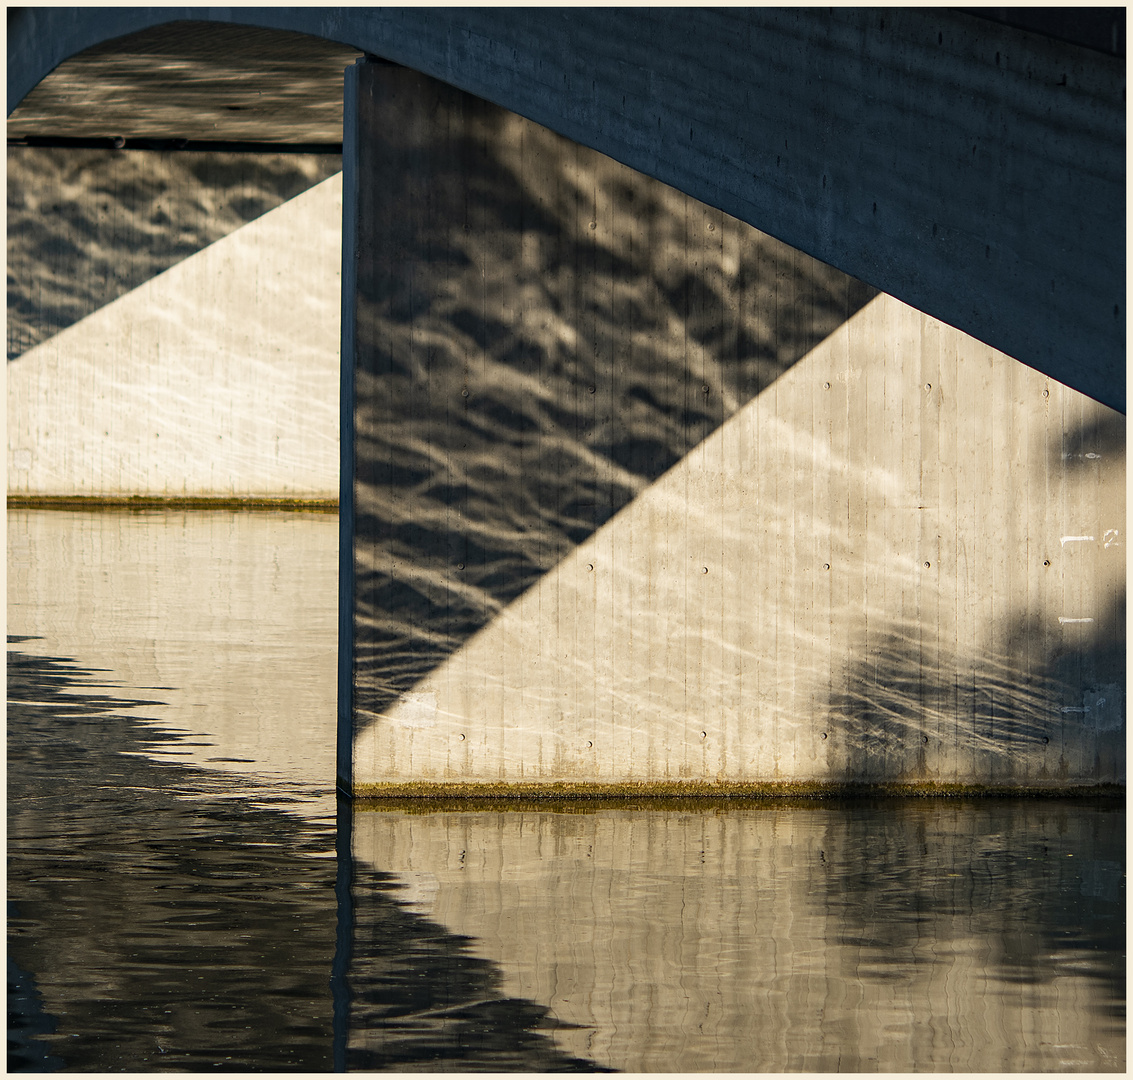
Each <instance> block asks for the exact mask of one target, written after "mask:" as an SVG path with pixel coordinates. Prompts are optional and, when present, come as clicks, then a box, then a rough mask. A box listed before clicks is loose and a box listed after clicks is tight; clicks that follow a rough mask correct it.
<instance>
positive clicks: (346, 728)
mask: <svg viewBox="0 0 1133 1080" xmlns="http://www.w3.org/2000/svg"><path fill="white" fill-rule="evenodd" d="M365 64H366V61H365V60H358V61H357V62H355V63H354V64H353V65H352V66H351V67H348V68H347V69H346V73H345V78H344V81H343V83H344V85H343V110H342V331H341V334H342V336H341V353H340V360H339V363H340V365H341V389H340V391H339V412H340V415H339V455H340V466H339V478H338V483H339V497H338V730H337V763H336V769H335V771H336V780H337V786H338V789H339V790H340V791H342V792H344V793H345V794H347V795H349V794H350V793H351V791H352V790H353V784H354V768H353V765H354V452H355V448H354V367H355V357H354V353H355V329H356V318H357V306H358V288H357V274H356V272H355V269H356V252H357V222H358V139H359V135H360V133H359V126H358V92H359V81H360V76H361V69H362V67H363V65H365Z"/></svg>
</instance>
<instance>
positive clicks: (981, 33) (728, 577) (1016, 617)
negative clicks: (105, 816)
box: [9, 8, 1125, 794]
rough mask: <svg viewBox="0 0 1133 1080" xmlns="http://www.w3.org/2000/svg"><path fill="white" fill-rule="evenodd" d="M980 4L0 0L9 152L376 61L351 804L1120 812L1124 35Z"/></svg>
mask: <svg viewBox="0 0 1133 1080" xmlns="http://www.w3.org/2000/svg"><path fill="white" fill-rule="evenodd" d="M997 10H998V9H997ZM1001 14H1002V18H1000V17H996V18H992V17H989V15H990V13H984V14H982V15H981V14H975V13H972V12H967V11H959V10H949V11H941V10H933V11H928V10H923V9H918V10H909V11H900V10H893V9H885V10H868V9H861V10H857V9H855V10H848V9H835V10H833V11H820V10H817V9H788V10H774V9H753V10H746V9H745V10H739V9H728V10H723V11H707V10H702V9H691V10H686V9H658V10H644V9H627V10H617V9H595V10H589V9H567V10H558V11H548V10H517V9H501V10H498V11H490V10H468V9H460V10H455V11H445V10H440V9H405V10H389V9H381V10H367V9H355V8H348V9H331V8H325V9H247V10H240V9H225V10H224V11H223V12H222V13H220V14H218V13H217V12H215V11H213V10H212V9H210V10H208V11H205V10H203V9H145V8H136V9H112V10H101V11H100V10H96V9H54V8H50V9H23V10H21V11H17V12H15V13H13V14H11V15H10V17H9V113H10V115H11V116H12V117H13V118H14V119H15V118H20V125H23V126H22V127H21V126H19V125H17V126H16V128H15V130H16V132H17V133H20V132H21V131H22V133H24V134H25V135H30V136H32V137H33V138H34V137H35V135H36V134H37V133H50V132H54V133H55V134H56V135H57V136H59V137H62V138H67V137H70V138H81V137H87V138H104V137H115V136H117V137H120V138H124V139H126V140H127V141H128V140H130V139H141V138H157V139H170V138H182V139H189V140H190V141H191V142H195V143H196V144H198V145H200V146H205V145H212V144H216V145H219V143H218V142H217V140H216V139H215V138H214V139H212V140H211V141H210V140H209V139H208V137H207V136H208V135H209V134H210V129H209V128H208V125H209V124H210V123H213V124H217V125H221V126H218V127H216V128H213V129H211V132H212V133H214V134H215V132H216V131H221V132H223V133H227V134H229V135H230V136H231V135H235V136H236V138H235V139H230V140H229V141H230V142H235V141H242V142H243V143H245V144H248V143H257V142H258V143H270V142H277V143H278V142H284V141H301V142H304V143H311V144H321V145H327V144H330V143H333V142H334V141H335V140H334V137H333V131H330V129H331V128H332V126H333V123H334V121H335V118H336V117H337V115H338V114H337V113H336V112H335V107H336V103H337V102H339V101H341V97H340V95H341V86H342V83H341V81H339V78H340V74H341V71H342V66H343V63H344V61H345V60H349V58H350V55H349V54H350V50H357V52H358V53H361V54H364V58H363V59H362V60H360V61H359V62H358V63H356V64H354V65H353V66H351V67H350V68H349V69H348V70H347V72H346V80H345V87H346V92H345V113H344V118H343V120H342V125H343V126H342V128H341V132H342V134H341V146H342V153H343V207H344V216H343V223H344V228H343V238H342V239H343V262H342V266H343V279H342V280H343V288H342V304H343V306H342V314H343V318H342V357H343V364H342V373H343V381H342V386H341V408H342V412H341V446H342V469H341V483H342V499H341V503H340V520H341V523H342V545H341V550H342V553H343V561H342V566H341V573H340V588H341V590H342V607H341V610H342V623H341V627H340V656H341V661H342V666H341V673H340V729H339V730H340V746H339V783H340V786H341V787H342V788H343V789H344V790H347V791H351V792H353V793H356V794H382V793H390V794H392V793H406V792H410V793H429V792H438V791H451V790H452V789H453V788H454V787H455V788H456V789H458V790H459V791H462V792H466V791H472V790H475V791H478V792H480V793H485V792H488V793H496V792H498V793H507V794H510V793H517V792H528V793H530V792H532V791H534V792H537V793H540V792H551V791H558V792H563V791H578V792H580V793H581V792H591V793H592V792H599V791H601V792H607V793H610V792H624V791H639V790H648V791H655V792H666V791H678V792H682V793H688V792H694V791H698V790H705V791H714V792H721V791H737V792H739V791H751V790H765V789H767V788H769V787H770V788H778V789H788V788H789V789H796V790H797V789H798V788H799V787H800V786H801V787H802V788H804V789H806V790H826V789H830V788H837V787H839V786H843V785H846V784H872V785H897V786H913V787H916V788H922V789H923V788H926V787H929V788H932V787H937V788H939V787H945V788H948V787H954V786H960V787H963V786H965V785H976V786H979V787H981V788H985V789H986V788H988V787H1004V788H1012V789H1017V788H1057V789H1060V790H1065V789H1067V788H1070V787H1075V786H1087V787H1091V786H1097V785H1099V784H1113V783H1122V784H1123V783H1124V708H1125V706H1124V681H1125V669H1124V619H1125V617H1124V548H1123V544H1124V420H1123V417H1122V416H1121V413H1123V412H1124V398H1125V382H1124V372H1125V344H1124V327H1125V314H1124V296H1125V279H1124V274H1125V270H1124V250H1125V240H1124V207H1125V172H1124V153H1125V147H1124V21H1123V14H1122V17H1121V18H1120V19H1118V18H1117V17H1116V16H1115V15H1113V14H1112V13H1111V14H1109V15H1107V14H1106V13H1105V12H1104V11H1096V12H1094V13H1092V14H1090V15H1086V16H1083V17H1082V18H1079V19H1076V18H1074V17H1071V16H1070V15H1069V14H1064V15H1063V17H1061V19H1059V18H1057V17H1052V16H1050V15H1047V16H1045V17H1044V16H1043V15H1041V14H1032V15H1026V14H1022V13H1019V12H1015V13H1012V12H1011V11H1006V13H1001ZM1044 19H1045V21H1044ZM1028 20H1030V21H1028ZM245 27H254V28H257V29H255V30H254V31H250V30H248V29H242V28H245ZM296 34H303V35H308V36H309V37H308V38H300V37H295V36H294V35H296ZM124 35H125V36H124ZM117 39H120V40H117ZM312 39H317V40H312ZM328 43H329V44H328ZM343 47H347V48H345V49H344V48H343ZM84 50H90V51H87V52H85V53H84ZM273 50H276V52H275V54H274V55H275V56H276V57H277V58H278V57H279V56H281V55H286V56H288V57H289V58H290V59H292V60H296V58H304V57H305V60H301V61H296V62H301V63H303V64H305V67H303V68H302V72H303V74H304V77H305V79H306V81H305V82H303V83H302V86H303V98H302V101H301V102H300V103H298V104H301V105H302V106H303V109H299V110H297V103H296V102H295V100H294V97H293V98H292V100H290V101H289V100H288V93H289V91H290V92H293V90H294V85H295V82H294V76H295V69H294V68H291V69H286V68H284V67H282V66H280V65H278V64H276V65H273V64H272V63H271V57H272V55H273ZM80 54H81V55H80ZM178 55H180V56H181V57H183V58H185V59H186V60H187V61H188V62H189V63H190V65H192V64H195V65H196V68H195V69H193V68H192V67H190V71H193V70H195V71H196V73H197V78H196V79H195V81H194V79H193V78H190V79H189V80H188V82H187V84H186V85H187V87H188V89H189V90H190V91H191V92H192V93H195V94H196V95H197V96H196V98H195V99H194V108H193V113H194V114H195V118H189V117H186V116H184V115H182V116H180V117H174V118H173V119H171V118H170V113H169V109H168V108H167V107H166V106H165V105H164V104H163V103H162V98H161V95H157V94H154V93H152V91H151V90H147V89H146V87H147V85H148V86H152V79H153V78H154V76H155V72H156V73H159V74H160V73H161V72H165V73H166V74H165V76H160V77H166V78H168V79H170V80H172V81H171V82H170V83H169V86H170V89H172V86H173V85H174V84H175V83H176V78H175V77H174V76H171V75H169V58H170V57H171V56H178ZM157 57H163V58H164V60H160V61H159V60H158V59H157ZM68 58H73V59H71V60H69V61H68ZM56 68H57V69H58V70H57V71H56V72H55V74H54V75H49V73H51V72H52V71H53V70H54V69H56ZM284 70H286V71H288V75H289V78H290V87H289V85H288V79H285V78H283V77H281V75H280V72H281V71H284ZM273 71H274V74H273ZM111 78H113V79H114V80H116V85H117V86H118V87H119V88H120V89H119V93H120V94H123V93H124V96H123V97H122V100H123V101H126V102H127V103H128V104H129V105H130V106H131V107H126V108H124V109H122V110H120V111H119V112H118V114H117V115H115V114H114V112H113V110H105V109H104V110H102V111H101V113H100V114H99V115H98V116H92V115H90V114H89V113H88V115H86V116H84V115H83V108H82V101H83V100H84V97H85V99H86V100H96V99H97V93H92V87H93V88H96V87H97V86H98V85H99V80H100V79H101V80H103V82H104V83H106V82H107V81H108V80H110V79H111ZM181 78H182V80H183V81H184V76H182V77H181ZM53 80H54V82H53ZM37 84H38V85H37ZM251 85H255V86H257V87H258V88H259V90H260V93H259V97H258V99H255V100H249V101H246V99H244V98H242V99H240V102H238V103H237V104H236V105H235V106H234V105H233V104H232V94H233V90H234V87H236V86H240V87H241V88H247V87H248V86H251ZM123 86H124V87H125V91H124V92H123V91H122V90H121V87H123ZM131 87H132V88H133V90H131ZM131 93H133V94H134V96H133V97H131ZM37 95H38V96H37ZM145 98H148V100H144V99H145ZM21 102H23V104H22V105H21ZM245 102H246V103H245ZM17 105H19V106H20V108H19V109H18V110H16V111H15V112H13V110H14V109H16V106H17ZM320 109H321V110H322V112H321V113H320V111H319V110H320ZM303 110H306V111H305V112H304V111H303ZM233 114H235V115H233ZM304 116H306V117H307V118H308V121H307V126H306V127H305V128H301V127H300V126H299V124H298V121H297V119H296V118H297V117H298V118H300V119H302V117H304ZM328 116H329V117H330V120H329V121H328V119H327V117H328ZM37 117H38V118H39V119H38V120H37ZM52 117H54V118H55V119H54V122H52ZM45 118H46V119H45ZM60 118H63V119H64V120H66V121H68V122H70V123H71V124H72V125H73V126H72V127H71V128H67V127H66V125H65V124H62V126H61V121H60ZM37 123H38V124H39V127H38V128H37V127H36V125H37ZM111 123H113V124H115V125H117V127H116V128H115V130H109V127H108V125H110V124H111ZM99 124H101V125H102V127H98V125H99ZM234 124H237V125H243V127H239V126H237V127H233V125H234ZM300 130H302V132H303V137H302V138H301V139H297V138H296V135H295V132H297V131H300ZM328 131H330V134H329V137H328V135H327V132H328ZM61 132H62V133H63V134H62V135H60V133H61ZM67 132H70V134H69V135H68V134H67ZM289 133H290V135H289ZM804 253H805V254H804Z"/></svg>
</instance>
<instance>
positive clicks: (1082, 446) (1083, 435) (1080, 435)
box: [1050, 409, 1125, 469]
mask: <svg viewBox="0 0 1133 1080" xmlns="http://www.w3.org/2000/svg"><path fill="white" fill-rule="evenodd" d="M1116 458H1120V459H1121V460H1122V461H1124V459H1125V417H1124V416H1123V415H1122V414H1121V413H1117V412H1112V411H1111V410H1108V409H1107V410H1106V411H1105V413H1104V414H1103V415H1102V416H1100V417H1098V418H1097V419H1096V420H1092V421H1089V422H1087V423H1085V424H1082V425H1080V426H1079V427H1077V428H1074V429H1073V430H1071V431H1066V432H1063V435H1062V452H1061V454H1060V456H1059V459H1058V460H1052V461H1051V463H1050V464H1051V468H1053V469H1064V468H1072V469H1083V468H1088V467H1091V466H1092V467H1094V468H1104V467H1105V466H1106V465H1110V464H1113V462H1114V460H1115V459H1116Z"/></svg>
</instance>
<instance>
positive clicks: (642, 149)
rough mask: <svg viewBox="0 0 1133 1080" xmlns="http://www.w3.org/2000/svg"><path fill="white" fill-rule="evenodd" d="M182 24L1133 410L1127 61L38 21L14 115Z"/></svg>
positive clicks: (798, 41)
mask: <svg viewBox="0 0 1133 1080" xmlns="http://www.w3.org/2000/svg"><path fill="white" fill-rule="evenodd" d="M177 19H183V20H184V19H200V20H219V21H231V22H235V23H248V24H252V25H257V26H261V27H271V28H276V29H280V30H291V31H302V32H306V33H309V34H313V35H316V36H319V37H323V38H326V39H329V40H332V41H338V42H342V43H344V44H348V45H351V46H354V47H356V48H358V49H361V50H365V51H366V52H368V53H370V54H373V55H375V56H380V57H384V58H387V59H390V60H393V61H396V62H398V63H401V64H404V65H406V66H408V67H411V68H413V69H415V70H419V71H422V72H425V73H426V74H429V75H431V76H433V77H436V78H438V79H441V80H443V81H444V82H446V83H449V84H451V85H453V86H456V87H459V88H461V89H463V90H467V91H469V92H471V93H474V94H476V95H478V96H480V97H483V98H485V99H487V100H490V101H493V102H495V103H497V104H500V105H503V106H505V107H506V108H509V109H512V110H515V111H516V112H519V113H520V114H522V115H524V116H527V117H529V118H531V119H533V120H535V121H537V122H539V123H542V124H545V125H547V126H548V127H550V128H551V129H553V130H555V131H558V132H560V133H561V134H564V135H566V136H568V137H570V138H572V139H574V140H575V141H577V142H579V143H581V144H583V145H587V146H590V147H593V148H595V149H598V150H601V151H602V152H604V153H607V154H609V155H611V156H613V157H614V158H616V159H617V160H619V161H622V162H624V163H626V164H628V165H631V166H632V167H634V168H636V169H638V170H640V171H642V172H645V173H647V174H649V175H652V176H655V177H657V178H659V179H661V180H663V181H665V182H667V183H670V184H673V185H675V186H676V187H678V188H679V189H681V190H683V191H685V192H687V193H689V194H691V195H693V196H695V197H696V198H698V199H701V200H703V201H705V202H706V203H707V204H709V205H711V206H714V207H716V208H718V209H721V210H724V211H725V212H727V213H729V214H731V215H734V216H735V217H737V218H738V219H740V220H743V221H746V222H748V223H750V224H752V225H755V226H757V227H759V228H761V229H766V230H769V231H771V232H772V233H773V234H774V235H775V236H776V237H777V238H779V239H781V240H784V241H785V242H787V243H789V244H791V245H792V246H794V247H797V248H799V249H801V250H803V251H806V252H808V253H809V254H811V255H814V256H816V257H817V258H820V259H822V260H824V261H826V262H828V263H830V264H831V265H834V266H837V267H839V268H840V269H841V270H843V271H845V272H846V273H849V274H852V275H854V276H856V277H858V278H860V279H861V280H863V281H867V282H869V283H870V284H871V285H873V286H875V287H877V288H880V289H882V290H884V291H886V292H888V293H890V294H892V295H894V296H896V297H898V298H899V299H901V300H903V301H904V302H906V303H908V304H910V305H912V306H913V307H916V308H917V309H919V310H922V311H926V312H928V313H929V314H931V315H933V316H934V317H935V318H937V319H939V320H941V321H942V322H944V323H947V324H949V325H952V326H955V327H958V328H959V329H961V330H963V331H965V332H966V333H969V334H972V335H974V336H975V337H976V338H978V339H980V340H982V341H985V342H987V343H989V344H990V345H992V346H993V347H994V348H996V349H998V350H1000V351H1002V352H1005V353H1007V354H1008V355H1010V356H1013V357H1015V358H1017V359H1019V360H1021V361H1023V362H1024V363H1027V364H1030V365H1032V366H1034V367H1036V368H1038V369H1039V370H1041V371H1043V372H1044V373H1045V374H1047V375H1049V376H1051V377H1053V378H1056V379H1058V380H1060V381H1062V382H1064V383H1066V384H1068V385H1070V386H1073V387H1075V388H1076V389H1078V390H1080V391H1082V392H1084V393H1086V394H1088V395H1090V396H1092V397H1094V398H1096V399H1098V400H1100V401H1102V402H1104V403H1105V404H1107V405H1109V406H1111V407H1113V408H1117V409H1121V410H1123V409H1124V401H1125V351H1124V350H1125V310H1124V305H1125V104H1124V84H1125V65H1124V58H1123V57H1119V56H1114V55H1112V54H1111V53H1107V52H1100V51H1095V50H1091V49H1089V48H1084V47H1082V46H1080V45H1074V44H1070V43H1067V42H1065V41H1059V40H1055V39H1053V38H1050V37H1045V36H1042V35H1039V34H1036V33H1030V32H1028V31H1026V30H1021V29H1017V28H1014V27H1010V26H1006V25H1001V24H998V23H994V22H991V21H988V20H984V19H980V18H977V17H975V16H973V15H971V14H966V13H964V12H960V11H949V10H940V9H908V10H900V9H868V8H840V9H824V8H789V9H774V8H746V9H727V10H708V9H686V8H657V9H641V8H634V9H616V8H594V9H583V8H576V9H569V10H567V9H561V10H560V9H545V8H528V9H515V8H508V9H506V10H505V9H499V10H495V9H472V8H462V9H454V10H444V9H431V8H406V9H396V8H316V9H310V8H251V9H223V10H217V9H202V8H137V9H114V10H110V9H81V8H70V9H52V8H41V9H24V10H22V11H20V12H18V13H16V14H15V15H14V17H13V19H12V22H11V24H10V28H9V39H8V50H9V52H8V55H9V66H8V108H9V111H11V110H12V109H13V108H14V107H15V106H16V105H17V103H18V102H19V101H20V99H21V98H22V97H23V96H24V95H25V94H27V93H28V91H29V90H30V89H31V88H32V87H33V86H34V85H35V84H36V82H37V81H39V80H40V79H42V78H43V76H44V75H46V74H47V72H49V71H50V70H51V69H52V68H53V67H55V66H56V65H57V64H59V63H60V62H61V61H62V60H64V59H65V58H66V57H68V56H70V55H73V54H74V53H76V52H78V51H80V50H82V49H84V48H87V47H89V46H91V45H93V44H95V43H97V42H100V41H104V40H106V39H108V38H112V37H116V36H118V35H122V34H126V33H129V32H131V31H135V30H139V29H142V28H144V27H147V26H152V25H156V24H159V23H163V22H169V21H171V20H177Z"/></svg>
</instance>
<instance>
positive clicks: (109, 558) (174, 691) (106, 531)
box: [7, 510, 338, 790]
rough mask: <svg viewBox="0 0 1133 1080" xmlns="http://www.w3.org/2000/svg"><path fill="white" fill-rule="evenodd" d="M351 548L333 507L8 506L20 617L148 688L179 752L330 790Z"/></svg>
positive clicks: (146, 696) (123, 689) (31, 630)
mask: <svg viewBox="0 0 1133 1080" xmlns="http://www.w3.org/2000/svg"><path fill="white" fill-rule="evenodd" d="M337 543H338V521H337V519H336V517H335V515H333V514H312V513H271V514H260V513H238V514H233V513H230V512H220V513H212V512H201V511H197V512H193V513H180V512H178V513H173V512H161V513H113V512H110V513H108V512H105V511H98V512H89V511H76V512H70V511H54V510H9V511H8V522H7V550H8V581H7V585H8V608H7V611H8V628H9V631H10V632H11V633H16V634H19V635H21V636H29V637H31V638H32V639H33V640H30V641H25V642H24V643H23V644H21V645H20V649H21V651H22V652H25V653H27V654H30V655H34V656H42V655H44V654H46V655H47V656H49V657H58V656H67V657H71V658H73V659H74V660H75V661H76V662H77V663H78V664H80V665H84V666H88V667H90V668H92V669H96V670H99V671H102V672H103V675H102V677H103V678H105V679H106V680H108V681H109V683H110V685H111V686H113V688H114V689H113V691H112V692H113V694H114V696H115V697H130V698H133V699H138V698H141V699H143V700H144V701H145V702H146V703H145V704H144V705H140V706H139V707H138V709H137V710H136V712H135V713H134V715H136V716H141V717H145V718H146V719H148V720H151V721H153V722H154V723H155V724H157V725H159V726H160V727H162V728H164V729H166V730H169V731H176V732H179V733H181V734H182V735H183V736H185V740H184V741H180V742H175V743H170V744H168V745H167V746H166V748H165V750H166V753H165V760H167V761H182V762H184V763H186V764H192V765H197V766H202V767H204V768H205V769H208V770H213V769H221V770H225V771H229V772H235V773H239V774H247V773H249V772H252V773H257V774H260V775H266V776H272V775H274V776H276V777H285V778H287V779H288V780H289V781H291V782H292V783H296V784H302V785H308V786H310V787H311V788H314V789H323V790H325V788H326V785H327V783H328V782H329V780H330V777H331V776H332V775H333V772H334V749H333V742H334V724H333V721H332V719H331V717H332V716H333V713H334V689H333V688H334V670H335V630H336V624H337V592H336V587H335V586H336V576H337V555H336V553H337ZM297 643H298V644H297ZM243 783H244V787H245V790H246V789H247V786H248V781H247V780H245V781H243Z"/></svg>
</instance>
